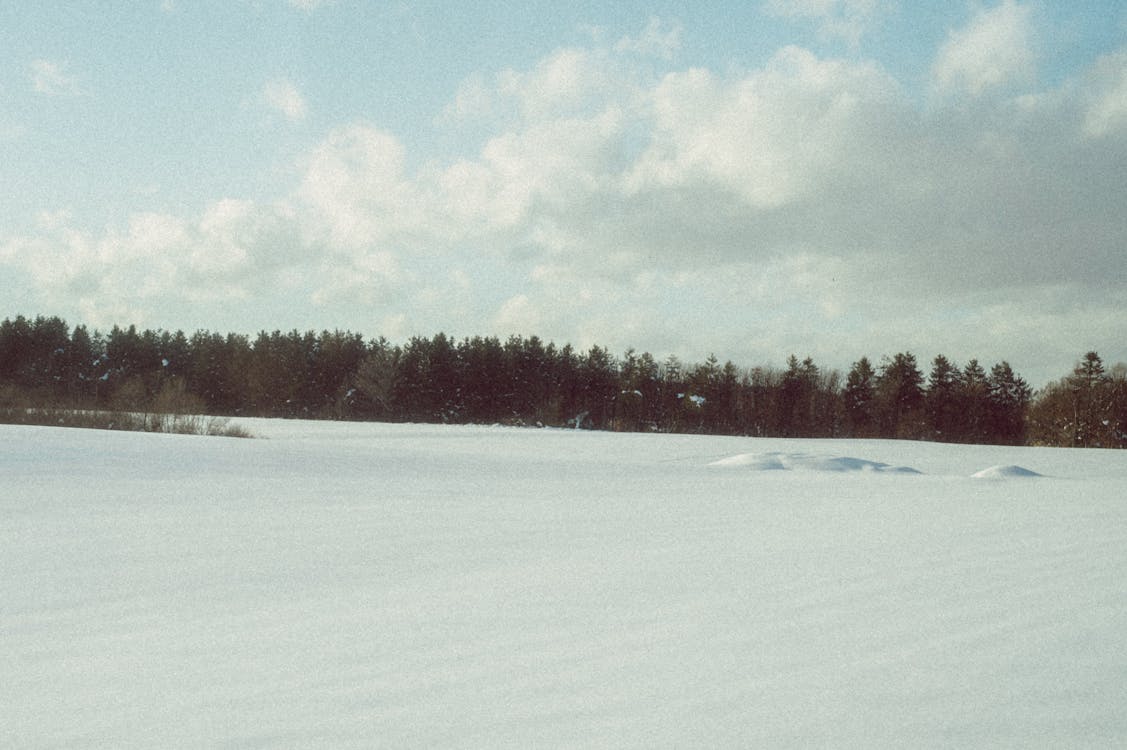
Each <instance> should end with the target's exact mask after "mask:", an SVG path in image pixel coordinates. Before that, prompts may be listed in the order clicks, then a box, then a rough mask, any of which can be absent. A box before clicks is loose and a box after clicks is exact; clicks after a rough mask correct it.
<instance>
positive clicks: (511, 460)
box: [0, 420, 1127, 748]
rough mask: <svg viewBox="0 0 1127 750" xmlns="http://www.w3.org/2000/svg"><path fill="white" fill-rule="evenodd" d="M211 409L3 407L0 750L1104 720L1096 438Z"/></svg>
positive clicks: (790, 732)
mask: <svg viewBox="0 0 1127 750" xmlns="http://www.w3.org/2000/svg"><path fill="white" fill-rule="evenodd" d="M240 423H241V424H244V425H246V426H247V427H249V428H250V429H251V430H252V431H253V432H254V433H256V434H257V435H259V436H260V437H261V438H263V439H258V440H236V439H228V438H203V437H188V436H174V435H153V434H126V433H111V432H93V431H85V430H62V429H52V428H35V427H14V426H0V746H2V747H11V748H37V747H52V748H54V747H98V748H103V747H104V748H126V747H145V748H156V747H159V748H170V747H183V748H202V747H230V748H257V747H271V748H301V747H325V748H344V747H364V748H367V747H393V748H400V747H455V748H457V747H474V748H499V747H511V748H529V747H644V748H657V747H681V748H683V747H710V748H714V747H739V748H751V747H757V748H758V747H761V748H779V747H801V748H808V747H857V748H871V747H913V748H921V747H975V748H980V747H1022V748H1029V747H1045V748H1062V747H1069V748H1077V747H1099V748H1108V747H1125V746H1127V454H1125V453H1122V452H1109V451H1096V450H1060V449H1031V448H1000V447H975V446H949V445H934V444H927V443H907V442H883V441H800V440H793V441H787V440H754V439H746V438H719V437H693V436H670V435H626V434H607V433H592V432H576V431H558V430H531V429H529V430H518V429H506V428H489V427H439V426H419V425H372V424H339V423H311V422H281V421H256V420H245V421H242V422H240ZM979 473H982V474H984V476H978V477H976V476H974V475H975V474H979ZM1031 473H1035V474H1037V475H1040V476H1030V475H1029V474H1031Z"/></svg>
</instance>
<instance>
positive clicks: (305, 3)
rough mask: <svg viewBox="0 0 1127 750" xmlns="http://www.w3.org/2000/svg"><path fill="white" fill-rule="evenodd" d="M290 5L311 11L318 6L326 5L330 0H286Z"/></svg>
mask: <svg viewBox="0 0 1127 750" xmlns="http://www.w3.org/2000/svg"><path fill="white" fill-rule="evenodd" d="M288 2H289V4H290V6H292V7H294V8H299V9H301V10H306V11H311V10H316V9H317V8H320V7H321V6H323V5H328V4H329V3H331V2H332V0H288Z"/></svg>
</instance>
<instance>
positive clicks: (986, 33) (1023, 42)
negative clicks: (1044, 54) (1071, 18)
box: [932, 0, 1034, 96]
mask: <svg viewBox="0 0 1127 750" xmlns="http://www.w3.org/2000/svg"><path fill="white" fill-rule="evenodd" d="M1032 33H1033V30H1032V23H1031V18H1030V11H1029V8H1028V7H1027V6H1024V5H1019V4H1018V3H1016V2H1014V0H1004V2H1002V4H1001V5H998V6H997V7H995V8H993V9H991V10H986V11H980V12H979V13H977V14H976V15H975V17H974V18H973V19H972V20H971V22H970V23H969V24H968V25H967V26H966V27H965V28H963V29H959V30H955V31H952V32H951V33H950V34H948V36H947V41H946V42H944V44H943V46H942V47H941V48H940V50H939V54H938V56H937V57H936V60H935V63H934V65H933V66H932V76H933V78H934V80H935V85H936V86H937V88H938V89H939V90H940V91H941V92H944V93H962V92H966V93H969V94H970V95H972V96H979V95H981V94H983V93H984V92H986V91H988V90H990V89H993V88H996V87H999V86H1002V85H1004V84H1007V83H1011V82H1013V81H1015V80H1016V81H1028V80H1031V79H1032V77H1033V67H1034V60H1033V51H1032V47H1031V41H1032Z"/></svg>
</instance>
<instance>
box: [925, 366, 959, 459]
mask: <svg viewBox="0 0 1127 750" xmlns="http://www.w3.org/2000/svg"><path fill="white" fill-rule="evenodd" d="M960 386H961V378H960V376H959V369H958V368H957V367H956V366H955V365H954V364H952V363H951V360H949V359H947V358H946V357H945V356H943V355H942V354H940V355H938V356H936V358H935V359H934V360H933V361H932V363H931V373H930V374H929V375H928V380H927V394H926V396H925V399H924V400H925V410H926V412H927V423H928V428H929V436H930V437H932V438H934V439H936V440H944V441H952V440H958V439H959V438H960V430H959V422H960V411H961V410H960V406H959V388H960Z"/></svg>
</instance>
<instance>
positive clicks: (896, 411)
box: [876, 352, 924, 439]
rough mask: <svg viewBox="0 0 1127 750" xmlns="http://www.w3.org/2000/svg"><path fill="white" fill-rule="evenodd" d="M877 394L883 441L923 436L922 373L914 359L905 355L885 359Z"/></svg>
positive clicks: (906, 353) (907, 354) (907, 353)
mask: <svg viewBox="0 0 1127 750" xmlns="http://www.w3.org/2000/svg"><path fill="white" fill-rule="evenodd" d="M876 393H877V414H878V421H879V425H880V434H881V436H882V437H887V438H909V439H914V438H919V437H921V436H922V435H923V432H924V430H923V419H922V407H923V402H924V393H923V373H922V372H920V369H919V367H918V366H917V365H916V357H915V355H913V354H912V353H911V352H902V353H899V354H896V355H895V356H893V358H892V359H885V361H884V362H883V363H882V365H881V371H880V375H879V376H878V377H877V388H876Z"/></svg>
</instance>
